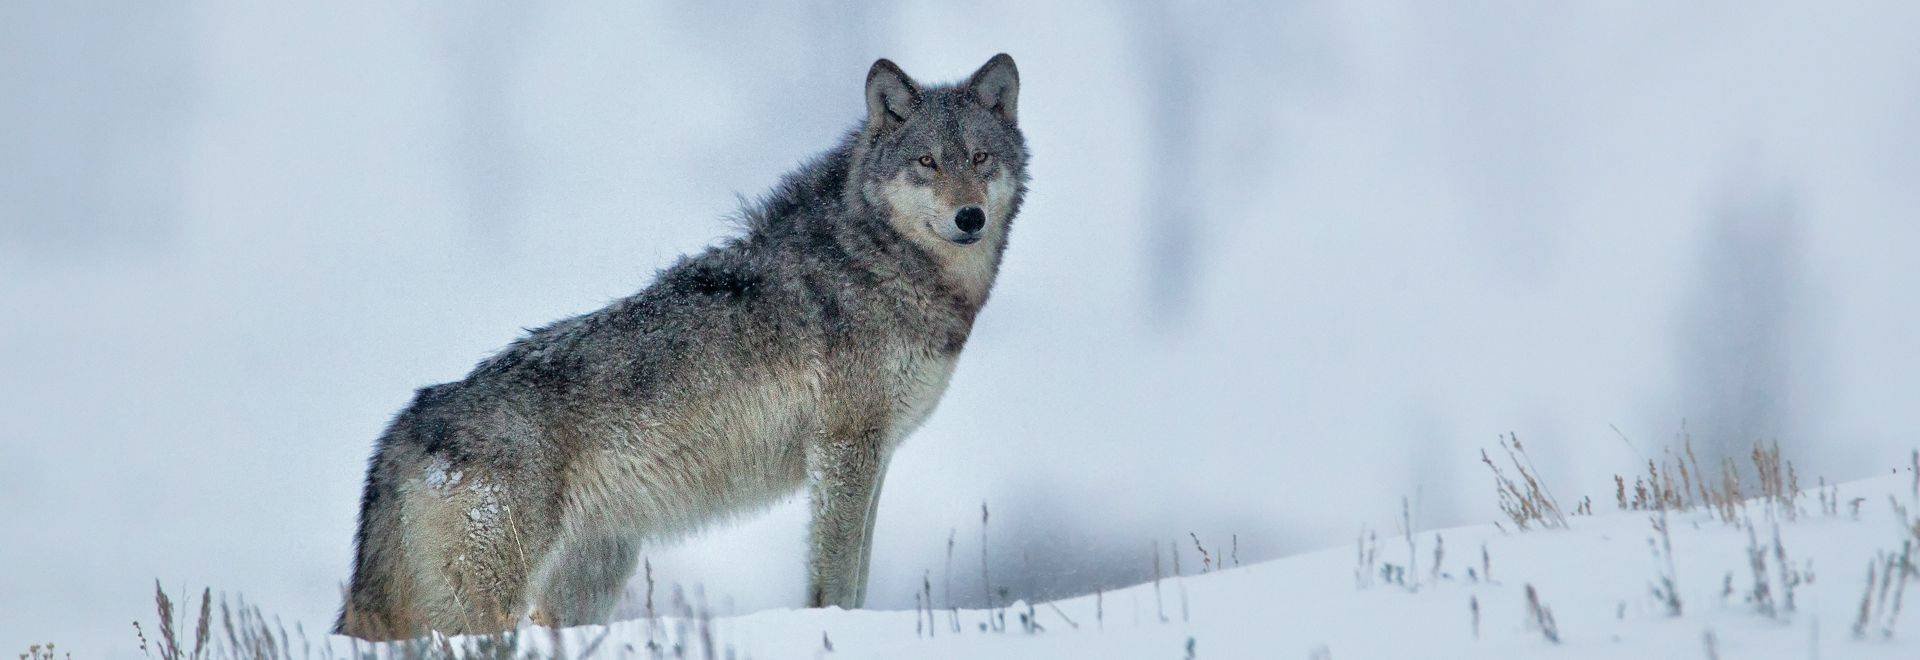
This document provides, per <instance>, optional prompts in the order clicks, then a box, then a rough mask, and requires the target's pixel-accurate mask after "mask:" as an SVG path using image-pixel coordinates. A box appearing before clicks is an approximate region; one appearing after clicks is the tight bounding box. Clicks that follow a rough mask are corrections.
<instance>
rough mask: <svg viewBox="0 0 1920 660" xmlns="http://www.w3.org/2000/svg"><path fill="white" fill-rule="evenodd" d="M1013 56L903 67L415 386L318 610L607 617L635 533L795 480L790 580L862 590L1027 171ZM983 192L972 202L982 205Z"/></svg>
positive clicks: (629, 562) (679, 527)
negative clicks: (341, 566)
mask: <svg viewBox="0 0 1920 660" xmlns="http://www.w3.org/2000/svg"><path fill="white" fill-rule="evenodd" d="M1018 94H1019V76H1018V73H1017V72H1016V70H1015V68H1014V64H1013V60H1012V58H1009V57H1007V56H1006V55H1004V54H1003V55H998V56H995V57H994V58H993V59H992V60H990V61H989V62H987V64H986V65H985V66H983V67H981V69H980V70H979V71H977V72H976V73H974V75H973V76H972V78H970V79H969V80H968V81H966V82H965V83H961V84H956V85H949V86H935V87H929V88H922V87H920V86H919V85H917V84H916V83H914V81H913V80H912V79H910V78H908V77H907V76H906V74H905V73H903V72H901V71H900V69H899V67H896V66H894V65H893V63H891V62H888V61H886V60H880V61H878V62H875V63H874V66H873V68H872V70H871V71H869V73H868V76H867V94H866V97H867V120H866V121H865V122H864V123H863V124H862V126H861V127H860V128H858V129H857V130H855V131H852V132H851V133H850V134H848V135H847V136H846V137H845V138H844V139H843V140H842V141H841V142H840V144H839V146H837V147H835V148H833V149H832V150H830V151H828V152H826V153H825V154H824V155H822V156H820V157H818V158H816V159H815V160H813V161H812V162H810V163H808V164H806V165H804V166H803V167H801V168H800V169H799V170H798V171H796V172H793V173H791V174H789V175H788V176H787V177H786V178H785V179H784V180H783V181H782V182H781V183H780V185H779V187H778V188H776V189H775V190H774V191H773V192H772V194H770V195H769V196H768V197H766V198H765V199H764V200H762V201H761V202H759V203H758V204H756V205H754V206H753V207H752V208H749V209H747V210H746V212H745V216H746V222H745V225H746V228H745V232H744V235H742V236H739V237H737V238H733V239H731V240H729V241H727V242H725V243H724V244H722V245H719V246H717V247H713V248H710V249H708V250H707V251H705V252H703V253H701V254H698V255H695V256H691V257H686V258H683V259H681V260H680V261H679V263H676V264H675V265H673V266H672V267H670V268H667V269H666V270H664V271H662V272H661V273H660V275H659V278H658V280H657V281H656V282H655V283H654V284H653V285H652V286H649V287H647V288H646V289H645V290H642V291H641V292H639V293H637V294H635V295H633V296H630V297H628V298H625V299H622V300H620V301H618V302H615V303H614V304H612V305H610V306H608V307H606V308H605V309H601V310H599V311H596V312H593V313H590V314H586V315H584V316H578V317H574V318H570V319H565V320H562V321H559V322H556V323H554V324H552V325H549V326H547V327H545V328H541V329H539V330H535V331H533V332H531V333H530V334H529V335H528V336H526V337H525V338H523V339H521V340H519V341H516V342H514V343H513V345H511V346H509V347H507V349H506V350H504V351H502V352H500V353H499V354H498V355H495V356H494V357H492V358H490V359H488V360H486V361H484V362H482V363H480V364H479V365H478V366H477V367H475V368H474V370H473V372H472V373H470V374H468V375H467V377H466V378H465V379H463V380H461V381H459V382H455V383H448V384H443V385H435V386H432V387H427V388H423V389H421V390H420V391H419V393H418V395H416V396H415V397H414V400H413V403H412V404H411V405H409V406H408V407H407V408H406V409H405V410H403V411H401V413H400V414H399V415H398V416H397V417H396V418H395V419H394V421H393V423H392V425H391V426H390V427H389V428H388V429H387V431H386V433H385V434H384V435H382V436H381V437H380V439H379V442H378V444H377V447H376V449H375V452H374V455H373V458H372V460H371V461H370V465H369V467H368V470H367V483H366V491H365V494H364V496H363V497H362V499H361V502H360V529H359V534H358V537H357V543H358V551H357V553H356V554H355V556H354V568H353V580H352V583H351V585H350V588H349V593H348V594H347V599H346V603H345V606H344V607H343V608H342V611H341V615H340V621H339V623H338V626H337V630H338V632H341V633H344V634H349V635H354V636H358V637H363V638H369V639H391V638H398V637H405V636H411V635H415V634H419V633H422V632H424V631H427V630H437V631H440V632H443V633H449V634H454V633H476V632H492V631H498V630H502V629H506V628H511V627H513V626H515V625H517V624H518V623H519V622H520V621H521V620H522V619H523V618H527V617H531V618H532V619H533V620H536V621H539V622H542V623H549V624H559V625H566V624H575V623H582V622H592V621H599V620H603V619H604V618H605V617H606V616H607V614H608V611H609V609H610V608H611V606H612V605H613V604H614V601H615V600H616V599H617V598H618V596H619V594H620V592H621V589H622V586H623V585H624V583H625V581H626V580H627V578H628V576H629V575H630V574H631V573H632V571H633V568H634V564H635V563H636V561H637V556H638V552H639V549H640V547H641V546H642V545H643V544H653V543H661V542H665V541H668V540H671V539H673V538H675V537H678V536H681V535H684V534H687V533H689V532H691V531H693V530H696V529H698V528H700V527H701V526H702V525H703V524H706V523H709V522H712V521H715V520H717V519H722V518H724V517H726V516H728V515H731V514H738V513H742V512H747V511H752V510H755V509H757V508H759V507H765V506H767V505H769V504H770V503H772V502H774V501H775V500H776V499H778V498H780V497H782V496H784V495H786V494H789V493H792V492H794V491H796V490H799V489H801V488H803V487H804V488H806V489H807V490H808V491H809V496H810V497H811V501H812V507H811V509H812V523H811V528H810V531H809V537H810V540H809V547H808V557H807V562H808V563H807V567H808V582H807V594H806V601H807V603H808V604H809V605H811V606H827V605H838V606H841V607H857V606H859V605H860V604H861V601H862V599H863V597H864V590H865V584H866V578H867V564H868V554H869V551H870V548H871V542H872V537H873V520H874V509H875V505H876V503H877V502H878V500H879V494H880V485H881V479H882V476H883V475H884V473H885V471H886V466H887V460H888V457H889V456H890V455H891V453H892V451H893V448H894V447H895V446H896V445H897V444H898V443H899V442H900V441H901V439H902V438H904V437H905V436H906V435H907V434H908V433H910V432H911V431H912V430H913V429H914V428H915V427H917V426H918V425H919V424H920V423H921V421H922V420H924V419H925V418H926V417H927V415H928V414H930V413H931V412H932V411H933V408H934V406H935V404H937V403H938V402H939V399H940V396H941V394H942V392H943V391H944V390H945V389H946V386H947V380H948V377H949V376H950V375H951V374H952V372H953V366H954V360H955V358H956V357H958V355H959V353H960V349H961V347H963V346H964V345H965V344H966V341H967V335H968V332H969V331H970V330H971V328H972V326H973V320H974V315H975V314H976V313H978V312H979V311H980V307H981V305H983V304H985V302H986V300H987V294H988V292H989V290H990V289H991V288H992V285H993V280H994V276H995V274H996V273H997V272H998V270H999V264H1000V255H1001V253H1002V251H1003V250H1004V249H1005V247H1006V237H1007V231H1008V229H1009V227H1010V226H1011V223H1012V220H1013V217H1014V216H1015V215H1016V214H1017V213H1018V212H1019V210H1020V203H1021V198H1022V196H1023V195H1024V193H1025V191H1026V181H1027V170H1026V165H1027V152H1026V145H1025V139H1024V138H1023V137H1022V136H1021V134H1020V131H1019V128H1018V127H1017V126H1016V122H1015V108H1016V102H1017V99H1018ZM983 215H984V225H982V224H981V220H982V216H983Z"/></svg>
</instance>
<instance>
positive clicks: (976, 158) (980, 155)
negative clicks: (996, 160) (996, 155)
mask: <svg viewBox="0 0 1920 660" xmlns="http://www.w3.org/2000/svg"><path fill="white" fill-rule="evenodd" d="M992 157H993V154H990V153H987V152H985V151H977V152H974V154H973V164H975V165H983V164H985V163H986V162H987V159H989V158H992Z"/></svg>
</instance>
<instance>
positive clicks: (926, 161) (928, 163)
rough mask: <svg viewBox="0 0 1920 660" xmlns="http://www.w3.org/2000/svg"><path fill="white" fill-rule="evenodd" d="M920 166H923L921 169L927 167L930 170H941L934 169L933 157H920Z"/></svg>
mask: <svg viewBox="0 0 1920 660" xmlns="http://www.w3.org/2000/svg"><path fill="white" fill-rule="evenodd" d="M920 166H921V167H925V168H929V169H936V170H937V169H940V168H938V167H934V165H933V157H932V156H921V157H920Z"/></svg>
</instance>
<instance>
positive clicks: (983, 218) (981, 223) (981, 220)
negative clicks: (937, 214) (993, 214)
mask: <svg viewBox="0 0 1920 660" xmlns="http://www.w3.org/2000/svg"><path fill="white" fill-rule="evenodd" d="M953 226H955V227H959V228H960V231H964V232H967V233H969V234H972V233H974V232H978V231H980V228H981V227H985V226H987V214H986V212H985V211H981V210H980V207H978V206H969V207H966V208H963V209H960V212H959V213H955V214H953Z"/></svg>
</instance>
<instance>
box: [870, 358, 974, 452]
mask: <svg viewBox="0 0 1920 660" xmlns="http://www.w3.org/2000/svg"><path fill="white" fill-rule="evenodd" d="M888 357H889V359H888V360H887V361H886V363H885V364H884V368H883V371H882V375H881V377H880V379H879V380H881V381H882V383H883V387H884V388H885V390H886V395H887V405H888V408H889V411H888V412H889V413H890V417H891V418H892V420H893V424H892V427H893V434H892V435H893V438H892V440H893V441H895V442H898V441H899V440H901V439H902V438H904V437H905V436H906V435H907V434H909V433H912V432H913V430H914V429H917V428H919V427H920V424H921V423H923V422H925V421H926V420H927V417H928V416H931V415H932V414H933V410H934V408H936V407H937V406H939V404H940V398H941V397H942V396H944V395H945V394H946V392H947V383H948V382H949V381H950V380H951V379H952V377H953V367H954V362H955V358H956V357H957V356H955V355H950V354H949V355H942V354H939V353H938V352H937V351H934V350H930V349H927V348H923V347H919V346H902V347H899V348H897V349H896V350H895V351H893V352H892V354H891V355H889V356H888Z"/></svg>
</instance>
